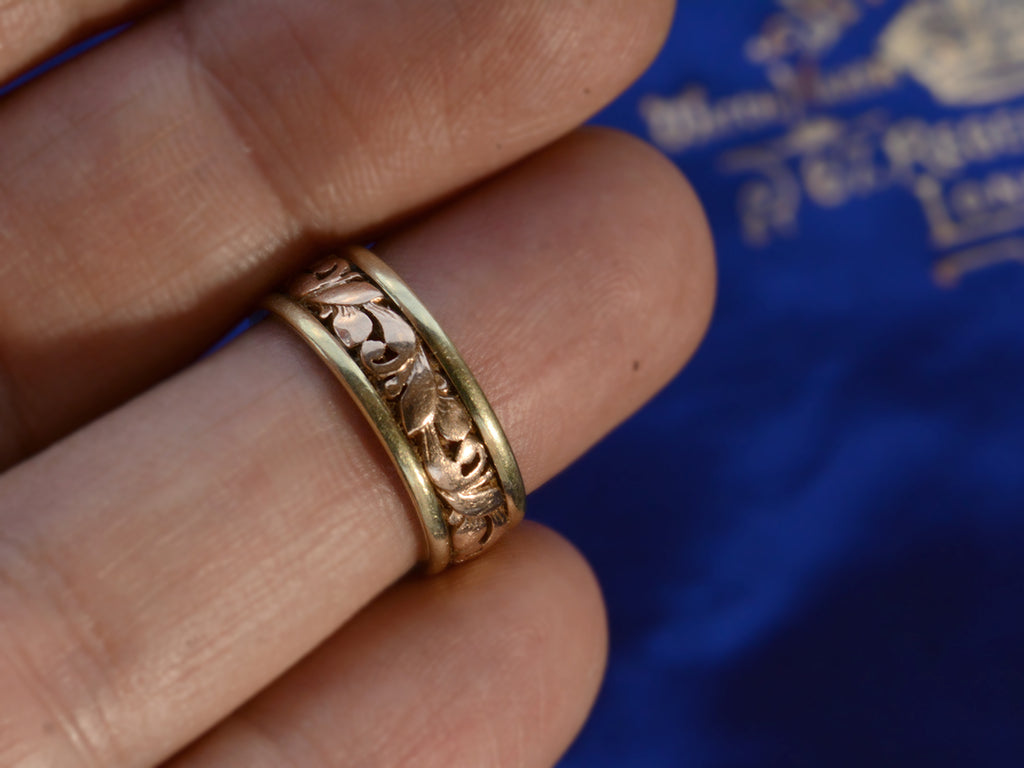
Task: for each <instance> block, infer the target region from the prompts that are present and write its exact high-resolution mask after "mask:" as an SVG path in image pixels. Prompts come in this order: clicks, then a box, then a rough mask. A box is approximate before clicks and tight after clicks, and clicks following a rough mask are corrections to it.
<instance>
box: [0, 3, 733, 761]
mask: <svg viewBox="0 0 1024 768" xmlns="http://www.w3.org/2000/svg"><path fill="white" fill-rule="evenodd" d="M139 5H140V4H139V3H132V2H128V1H127V0H89V1H87V0H54V1H53V2H50V3H37V2H36V0H21V2H18V0H15V2H13V3H11V2H9V3H6V4H3V7H2V8H0V74H2V75H3V76H8V77H9V76H10V75H11V74H12V73H13V72H16V71H18V70H19V69H21V68H23V67H24V65H25V64H26V63H27V62H29V61H31V60H32V59H33V58H35V57H37V56H38V55H40V54H41V53H43V52H46V51H49V50H52V49H53V47H54V46H57V45H60V44H63V43H66V42H67V41H68V40H69V39H71V38H73V37H74V36H75V35H76V34H78V33H79V32H80V31H81V30H82V29H84V28H87V27H88V26H89V25H90V24H91V23H93V20H95V19H102V20H103V21H104V22H107V23H109V22H111V21H113V20H120V19H122V18H128V17H130V16H131V15H132V14H136V13H139ZM670 13H671V8H670V3H669V2H667V0H643V1H642V2H641V1H639V0H600V1H598V0H594V1H592V2H586V3H583V2H568V1H566V2H546V1H542V0H535V1H533V2H526V1H524V2H516V3H509V2H501V1H499V0H495V1H494V2H491V1H488V2H479V1H477V2H445V3H417V2H413V1H412V0H402V1H401V2H390V3H383V2H360V1H359V0H338V2H327V1H326V0H291V2H285V0H248V2H241V0H206V1H205V2H198V0H192V2H187V1H186V0H179V2H172V3H166V4H164V5H163V7H162V8H161V9H159V10H157V11H155V12H153V14H152V15H150V16H148V17H146V18H144V19H142V20H141V21H140V22H139V23H138V24H137V25H136V26H134V27H132V28H131V29H129V30H128V31H126V32H124V33H122V34H121V35H119V36H118V37H117V38H115V39H114V40H112V41H110V42H109V43H107V44H106V45H104V46H103V47H102V48H101V49H99V50H96V51H93V52H91V53H90V54H88V55H87V56H85V57H83V58H82V59H79V60H76V61H74V62H72V63H71V64H69V65H67V66H65V67H62V68H61V69H59V70H57V71H56V72H54V73H51V74H49V75H47V76H45V77H44V78H42V79H40V80H38V81H35V82H33V83H31V84H29V85H28V86H26V87H23V88H21V89H19V90H17V91H15V92H14V93H13V94H11V95H10V96H8V97H7V98H6V99H4V100H3V101H2V102H0V248H2V253H3V260H2V262H0V274H2V276H3V279H2V281H0V363H2V365H0V373H2V376H0V460H2V462H3V466H5V467H7V471H6V472H5V474H4V475H3V476H2V477H0V616H2V626H0V651H2V652H0V680H2V681H3V685H2V688H0V765H4V766H37V765H38V766H90V767H92V766H102V767H103V768H119V767H120V766H142V765H152V764H155V763H158V762H161V761H166V760H169V764H171V765H188V766H208V765H210V766H212V765H216V766H224V765H229V766H234V765H238V766H246V768H255V767H257V766H281V765H295V766H302V768H317V767H318V766H349V765H351V766H389V765H396V766H432V765H437V766H453V765H454V766H472V767H473V768H478V767H479V766H486V765H500V766H507V765H522V766H540V765H550V764H552V763H553V762H554V761H555V760H556V759H557V758H558V756H559V755H560V754H561V752H562V751H563V750H564V748H565V747H566V746H567V744H568V743H569V742H570V740H571V739H572V737H573V735H574V734H575V732H576V730H577V729H578V728H579V726H580V725H581V723H582V721H583V719H584V717H585V715H586V712H587V710H588V709H589V706H590V703H591V701H592V698H593V696H594V693H595V691H596V688H597V685H598V683H599V680H600V676H601V673H602V667H603V661H604V649H605V629H604V619H603V613H602V608H601V601H600V597H599V593H598V590H597V588H596V586H595V583H594V581H593V578H592V576H591V575H590V573H589V571H588V570H587V568H586V566H585V564H584V563H583V562H582V560H581V559H580V557H579V556H578V555H577V554H576V553H575V552H574V551H573V550H572V548H571V547H570V546H569V545H567V544H566V543H565V542H564V541H562V540H561V539H559V538H558V537H557V536H556V535H554V534H552V533H551V532H548V531H545V530H544V529H542V528H541V527H540V526H537V525H531V524H526V525H524V526H523V527H522V529H521V530H518V531H515V532H514V533H512V534H511V535H510V536H509V537H508V539H507V541H504V542H501V543H500V545H499V546H497V547H496V548H495V549H494V551H492V552H490V553H488V554H487V555H486V556H485V557H484V558H482V559H481V560H479V561H475V562H473V563H471V564H468V565H465V566H460V567H457V568H453V569H451V570H449V571H447V572H445V573H444V574H442V575H440V576H437V577H433V578H429V579H427V578H412V579H405V580H402V576H403V575H404V574H405V573H407V572H408V571H409V569H410V568H411V567H412V566H413V565H414V563H415V561H416V560H417V557H418V556H419V552H418V546H419V531H418V529H417V527H416V522H415V518H414V516H413V515H412V514H411V513H410V511H409V504H408V501H407V500H406V498H405V496H404V490H403V488H402V486H401V484H400V483H399V481H398V479H397V477H396V476H395V473H394V471H393V470H392V469H391V467H390V465H389V460H388V457H387V455H386V453H385V452H384V451H383V450H382V449H381V448H380V447H379V446H378V445H377V444H376V442H375V440H374V438H373V436H372V433H371V432H370V428H369V426H368V425H367V423H366V422H365V420H364V419H363V418H362V416H361V415H360V414H359V413H358V411H357V409H356V407H355V406H354V404H353V403H352V402H351V401H350V400H349V399H348V397H347V395H346V394H345V393H344V391H342V390H341V387H340V386H339V385H338V384H337V382H336V381H334V380H333V379H332V378H331V377H330V375H329V374H328V373H327V371H326V370H325V369H324V367H323V366H322V364H321V363H320V362H319V361H318V360H316V359H315V357H314V356H313V355H312V354H311V353H310V352H309V351H308V350H307V349H306V348H305V347H304V346H303V345H302V343H301V341H300V340H298V339H297V338H295V337H294V335H293V334H291V333H289V332H288V331H287V330H284V329H282V328H281V327H279V326H278V325H277V324H275V323H272V322H267V323H263V324H261V325H260V326H258V327H257V328H255V329H253V330H252V331H250V332H248V333H246V334H245V335H244V336H242V337H241V338H240V339H238V340H237V341H235V342H233V343H232V344H230V345H229V346H227V347H226V348H224V349H222V350H220V351H219V352H217V353H216V354H214V355H211V356H209V357H207V358H205V359H203V360H201V361H200V362H197V363H195V364H192V365H190V362H191V361H193V360H194V359H195V358H196V357H197V356H198V355H200V354H201V353H202V352H203V351H204V350H206V349H207V348H208V347H209V346H210V345H211V344H212V343H213V342H214V341H215V340H216V339H218V338H219V337H220V336H221V335H222V334H223V333H224V332H225V330H226V329H227V328H229V327H230V326H231V325H232V324H234V323H235V322H236V321H237V320H238V319H239V318H240V317H242V316H243V315H244V314H245V313H246V311H247V310H248V309H249V308H251V307H252V306H253V305H254V304H255V302H256V301H257V300H258V299H259V298H260V297H261V296H262V295H264V294H265V293H266V292H267V291H268V290H270V289H271V288H272V287H273V286H274V285H275V284H277V283H278V282H280V281H281V280H282V279H283V278H286V277H287V276H288V275H289V274H290V273H291V272H293V271H295V270H296V269H298V268H300V267H301V266H303V265H304V264H305V263H306V262H308V261H310V260H311V258H312V257H313V256H315V255H316V253H317V252H322V251H323V250H324V248H325V247H326V246H328V245H330V244H335V243H339V242H346V241H353V240H360V239H363V240H365V239H375V240H377V241H378V245H377V247H376V250H377V252H378V253H379V254H381V255H382V256H383V257H384V258H385V259H386V260H387V261H388V262H389V263H390V264H391V265H392V266H393V267H394V268H395V269H396V271H398V273H399V274H401V275H402V276H403V278H404V279H405V280H406V281H407V282H408V283H409V284H410V285H411V286H412V287H413V288H414V289H415V291H416V292H417V294H418V295H419V296H420V298H421V299H422V300H423V301H424V303H425V304H426V305H427V306H428V307H429V308H430V309H431V311H432V312H433V314H434V315H435V316H436V317H437V318H438V320H439V321H440V323H441V325H442V326H443V327H444V328H445V329H446V330H447V331H448V333H449V335H450V336H451V337H452V339H453V340H454V342H455V343H456V344H457V345H458V346H459V348H460V350H461V351H462V353H463V355H464V357H465V358H466V360H467V362H468V363H469V365H470V367H471V368H472V369H473V371H474V373H475V374H476V375H477V378H478V379H479V380H480V382H481V384H482V386H483V388H484V390H485V391H486V392H487V394H488V396H489V398H490V400H491V402H492V403H493V405H494V407H495V410H496V411H497V413H498V415H499V417H500V418H501V421H502V423H503V425H504V427H505V431H506V432H507V434H508V436H509V438H510V441H511V443H512V446H513V448H514V449H515V451H516V455H517V457H518V458H519V462H520V465H521V468H522V470H523V474H524V478H525V480H526V483H527V486H528V487H530V488H535V487H536V486H537V485H538V484H540V483H542V482H543V481H544V480H545V479H546V478H548V477H550V476H551V475H552V474H554V473H555V472H557V471H558V470H559V469H560V468H562V467H564V466H565V465H566V464H567V463H568V462H569V461H571V460H572V459H573V458H574V457H576V456H578V455H579V454H580V452H582V451H583V450H585V449H586V448H587V446H589V445H590V444H592V443H593V442H594V441H595V440H597V439H598V438H599V437H600V436H601V435H603V434H604V433H606V432H607V431H608V430H609V429H611V428H612V427H613V426H614V425H615V424H616V423H617V422H618V421H620V420H621V419H623V418H624V417H625V416H627V415H628V414H629V413H630V412H631V411H633V410H634V409H635V408H637V407H638V406H639V405H640V404H641V403H643V402H644V400H645V399H647V398H648V397H649V396H650V395H651V394H652V393H653V392H654V391H656V390H657V389H658V388H659V387H660V386H661V385H663V384H664V383H665V382H666V381H667V380H668V379H669V378H670V377H671V376H672V375H673V374H674V373H675V372H676V371H677V369H678V368H679V366H680V365H681V364H682V363H683V362H684V361H685V360H686V359H687V357H688V356H689V355H690V354H691V353H692V351H693V349H694V348H695V346H696V345H697V343H698V341H699V339H700V336H701V335H702V333H703V330H704V327H705V325H706V322H707V319H708V315H709V312H710V306H711V303H712V293H713V282H714V270H713V266H712V259H711V246H710V242H709V237H708V234H707V231H706V227H705V224H704V222H703V218H702V216H701V214H700V210H699V207H698V205H697V203H696V202H695V200H694V198H693V196H692V194H691V192H690V191H689V189H688V187H687V186H686V185H685V183H684V182H683V181H682V180H681V179H680V177H679V176H678V174H677V172H676V171H675V169H674V168H673V166H672V165H671V164H669V163H668V162H667V161H666V160H664V159H663V158H662V157H660V156H659V155H657V154H656V153H655V152H653V151H652V150H650V149H648V148H646V147H645V146H643V145H642V144H640V143H639V142H637V141H635V140H633V139H630V138H627V137H624V136H621V135H619V134H615V133H611V132H605V131H597V130H585V131H577V132H575V133H573V134H571V135H569V136H568V137H565V138H559V137H561V136H563V135H564V134H565V133H566V132H568V131H571V130H572V129H573V127H574V126H576V125H578V124H579V123H580V122H581V121H582V120H584V119H585V118H586V117H587V116H588V115H589V114H591V113H592V112H593V111H594V110H596V109H597V108H599V107H600V106H601V105H602V104H604V103H605V102H607V101H608V100H609V99H611V98H612V97H614V96H615V94H616V93H617V92H618V91H619V90H620V89H621V88H623V87H624V86H625V85H626V84H627V83H628V82H629V81H630V79H631V78H633V77H634V76H635V75H636V74H638V73H639V72H640V71H641V70H642V68H643V67H644V66H645V65H646V64H647V62H648V61H649V60H650V58H651V57H652V56H653V55H654V53H655V51H656V50H657V47H658V45H659V44H660V42H661V40H662V37H663V35H664V33H665V31H666V29H667V25H668V23H669V16H670ZM545 147H546V148H545ZM542 148H543V150H542V151H540V152H539V153H537V154H533V153H535V152H536V151H537V150H541V149H542ZM492 174H494V175H493V177H492V178H489V179H488V180H487V181H484V182H483V183H481V184H479V185H478V186H474V187H473V188H471V189H470V185H474V184H476V183H477V182H479V181H480V180H481V179H484V178H485V177H488V176H491V175H492ZM139 393H141V394H139ZM136 395H138V396H137V397H136ZM675 481H676V478H650V477H645V476H644V461H643V456H638V457H637V463H636V466H635V467H624V468H623V482H631V483H633V482H635V483H651V482H675ZM594 524H595V525H601V526H605V527H607V529H608V535H609V536H616V537H619V538H620V539H621V540H622V542H623V546H628V547H642V546H643V539H644V537H645V536H649V535H656V534H652V533H651V532H650V531H651V528H652V525H651V521H644V520H643V517H642V511H635V512H634V511H624V515H623V519H622V520H615V521H595V523H594ZM172 755H173V756H174V757H172Z"/></svg>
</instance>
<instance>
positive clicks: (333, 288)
mask: <svg viewBox="0 0 1024 768" xmlns="http://www.w3.org/2000/svg"><path fill="white" fill-rule="evenodd" d="M307 296H308V298H309V299H310V300H311V301H315V302H317V303H318V304H335V305H343V306H347V307H352V306H358V305H360V304H368V303H369V302H371V301H374V300H375V299H379V298H381V296H383V294H382V293H381V292H380V291H379V290H378V289H377V288H374V287H373V286H372V285H370V284H369V283H367V282H364V281H362V280H355V281H352V282H347V283H334V284H332V285H325V286H323V287H322V288H316V289H314V290H312V291H310V292H309V294H307Z"/></svg>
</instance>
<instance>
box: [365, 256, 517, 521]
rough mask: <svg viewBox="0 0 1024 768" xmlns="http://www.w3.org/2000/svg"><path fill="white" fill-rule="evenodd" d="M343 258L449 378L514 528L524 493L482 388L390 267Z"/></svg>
mask: <svg viewBox="0 0 1024 768" xmlns="http://www.w3.org/2000/svg"><path fill="white" fill-rule="evenodd" d="M346 255H347V256H348V258H349V259H350V260H351V261H352V263H353V264H355V265H356V266H357V267H358V268H359V269H361V270H362V271H363V272H365V273H366V274H368V275H369V276H370V277H371V278H372V279H373V281H374V282H375V283H376V284H377V285H378V287H380V288H381V290H383V291H384V293H385V294H387V296H388V298H389V299H391V301H393V302H394V303H395V304H396V305H397V306H398V307H399V309H401V310H402V313H403V314H404V315H405V317H406V318H407V319H408V320H409V321H410V322H411V323H412V325H413V327H414V328H415V329H416V332H417V333H419V334H420V335H421V336H422V337H423V339H424V341H425V342H426V344H427V346H428V347H429V348H430V350H431V352H432V353H433V354H434V357H435V358H436V359H437V362H438V363H439V364H440V366H441V367H442V368H443V369H444V371H445V373H447V374H448V377H449V379H450V380H451V383H452V386H454V387H455V389H456V391H457V392H458V394H459V397H460V398H461V399H462V401H463V403H465V405H466V407H467V409H468V410H469V412H470V416H471V417H472V418H473V421H474V422H475V423H476V425H477V427H478V429H479V430H480V434H481V437H482V438H483V440H484V444H485V445H486V446H487V450H488V451H489V452H490V454H491V460H492V461H493V462H494V466H495V468H496V469H497V471H498V476H499V478H500V480H501V485H502V489H503V491H504V493H505V499H506V503H507V504H508V509H509V519H510V523H511V524H510V526H509V527H510V528H512V527H515V526H516V525H517V524H518V523H520V522H521V521H522V519H523V517H524V514H525V506H526V488H525V486H524V484H523V478H522V473H521V472H520V470H519V464H518V462H517V461H516V458H515V454H514V453H513V452H512V448H511V446H510V445H509V442H508V438H507V437H506V435H505V432H504V430H503V429H502V427H501V423H500V422H499V421H498V417H497V415H496V414H495V413H494V409H493V408H492V407H491V404H490V402H488V400H487V396H486V395H485V394H484V391H483V388H482V387H481V386H480V384H479V382H477V380H476V377H475V376H473V373H472V371H470V369H469V366H468V365H466V362H465V361H464V360H463V359H462V356H461V355H460V354H459V352H458V349H457V348H456V347H455V345H454V344H453V343H452V341H451V339H449V338H448V335H447V334H446V333H445V332H444V330H443V329H442V328H441V326H440V325H439V324H438V322H437V321H436V320H435V319H434V316H433V315H431V314H430V311H429V310H427V308H426V307H425V306H423V303H422V302H421V301H420V300H419V299H418V298H417V297H416V294H414V293H413V292H412V290H411V289H410V288H409V287H408V286H407V285H406V284H405V281H403V280H402V278H401V277H399V276H398V275H397V274H396V273H395V271H394V270H392V269H391V267H389V266H388V265H387V264H386V263H385V262H384V261H383V260H382V259H380V257H378V256H377V255H376V254H375V253H373V252H372V251H370V250H368V249H366V248H363V247H361V246H355V245H352V246H348V248H347V254H346Z"/></svg>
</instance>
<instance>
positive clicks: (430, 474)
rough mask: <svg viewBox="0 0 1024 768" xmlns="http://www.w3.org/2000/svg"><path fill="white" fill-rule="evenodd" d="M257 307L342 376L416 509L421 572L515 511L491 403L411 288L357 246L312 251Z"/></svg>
mask: <svg viewBox="0 0 1024 768" xmlns="http://www.w3.org/2000/svg"><path fill="white" fill-rule="evenodd" d="M264 307H265V308H266V309H268V310H270V311H271V312H273V313H274V314H276V315H278V316H279V317H280V318H281V319H283V320H284V321H285V322H286V323H288V324H289V325H290V326H291V327H292V328H293V329H295V330H296V331H297V332H298V333H299V335H300V336H302V338H303V339H304V340H305V341H306V343H307V344H309V345H310V346H311V347H312V348H313V349H314V350H315V351H316V353H317V354H318V355H319V357H320V358H321V359H322V360H323V361H324V362H325V363H326V364H327V365H328V366H329V367H330V369H331V371H332V372H333V373H334V375H335V376H336V377H337V378H338V380H339V381H341V383H342V384H344V385H345V388H346V389H347V390H348V392H349V393H350V394H351V395H352V397H353V398H354V399H355V401H356V403H357V404H358V405H359V408H360V409H361V410H362V412H363V413H364V415H365V416H366V417H367V419H368V420H369V421H370V424H371V425H372V426H373V428H374V430H375V431H376V433H377V435H378V437H379V438H380V440H381V442H382V443H383V444H384V446H385V448H386V449H387V451H388V453H389V454H390V455H391V458H392V460H393V461H394V463H395V466H396V467H397V468H398V471H399V474H400V475H401V476H402V480H403V482H404V484H405V486H406V489H407V490H408V491H409V495H410V496H411V497H412V500H413V502H414V504H415V506H416V509H417V511H418V513H419V518H420V522H421V523H422V528H423V533H424V538H425V542H426V548H425V555H424V561H425V565H426V568H427V570H428V571H429V572H431V573H436V572H438V571H441V570H442V569H444V568H445V567H446V566H447V565H449V564H451V563H459V562H463V561H465V560H468V559H470V558H472V557H475V556H477V555H479V554H480V553H481V552H484V551H485V550H486V549H488V548H489V547H490V546H491V545H493V544H494V543H495V542H496V541H497V540H498V539H499V538H500V537H501V536H502V534H503V533H505V531H507V530H508V529H510V528H511V527H512V526H514V525H515V524H516V523H518V522H519V521H520V520H521V519H522V517H523V509H524V504H525V490H524V487H523V480H522V476H521V475H520V472H519V467H518V465H517V464H516V460H515V457H514V456H513V454H512V449H511V447H510V446H509V444H508V440H507V439H506V437H505V434H504V432H503V431H502V429H501V425H500V424H499V423H498V419H497V417H496V416H495V415H494V411H493V410H492V409H491V407H490V405H489V404H488V402H487V399H486V397H485V396H484V393H483V390H481V388H480V385H479V384H478V383H477V381H476V379H475V378H473V375H472V373H470V371H469V368H468V367H467V366H466V364H465V362H463V360H462V358H461V357H460V356H459V353H458V352H457V351H456V349H455V347H454V345H453V344H452V343H451V341H450V340H449V339H448V337H447V336H446V335H445V334H444V332H443V331H442V330H441V328H440V326H438V324H437V322H436V321H435V320H434V319H433V318H432V317H431V316H430V314H429V313H428V312H427V310H426V309H425V308H424V307H423V305H422V304H421V303H420V302H419V300H418V299H417V298H416V296H415V295H414V294H413V293H412V291H411V290H410V289H409V288H408V286H406V285H405V283H403V282H402V280H401V279H400V278H399V277H398V276H397V275H396V274H395V273H394V272H393V271H392V270H391V269H390V268H389V267H388V266H387V265H386V264H384V263H383V262H382V261H381V260H380V259H378V258H377V257H376V256H375V255H374V254H372V253H371V252H370V251H368V250H366V249H365V248H360V247H356V246H352V247H349V248H348V249H347V251H346V253H345V256H344V257H337V256H335V257H330V258H327V259H324V260H322V261H319V262H317V263H316V264H314V265H313V266H312V267H310V268H309V269H308V270H307V271H306V272H304V273H303V274H301V275H299V276H298V277H297V278H296V279H295V280H293V281H292V283H291V284H290V285H289V286H288V288H287V291H286V294H272V295H271V296H269V297H267V298H266V299H265V300H264Z"/></svg>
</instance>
